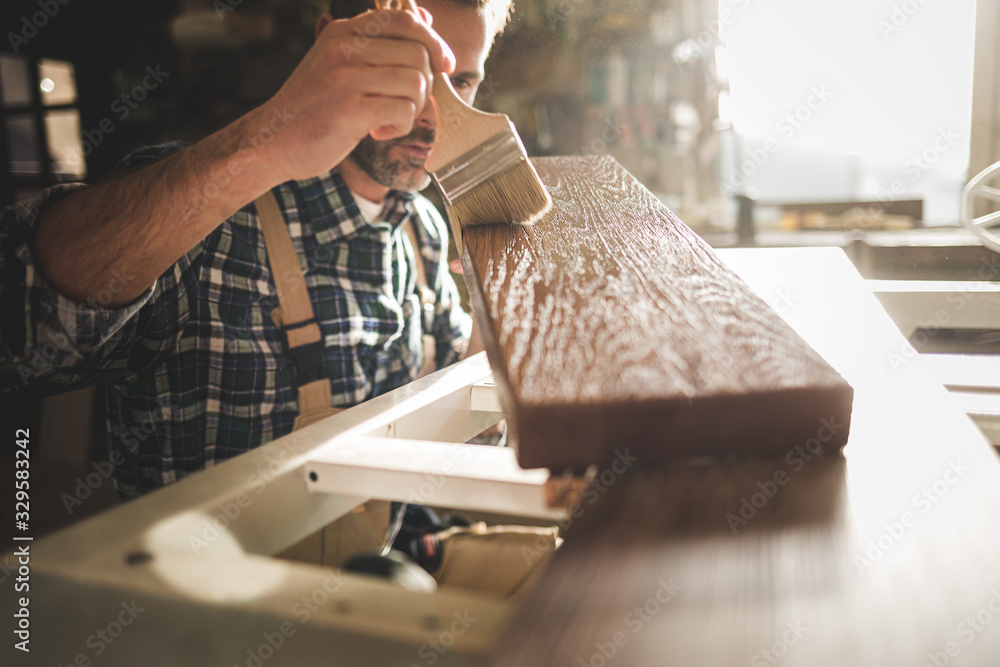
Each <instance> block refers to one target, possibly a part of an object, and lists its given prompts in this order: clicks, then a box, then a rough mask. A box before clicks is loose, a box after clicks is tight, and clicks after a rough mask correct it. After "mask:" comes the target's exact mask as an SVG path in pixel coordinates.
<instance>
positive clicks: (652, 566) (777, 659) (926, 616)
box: [490, 248, 1000, 667]
mask: <svg viewBox="0 0 1000 667" xmlns="http://www.w3.org/2000/svg"><path fill="white" fill-rule="evenodd" d="M720 255H722V257H723V258H724V259H725V260H726V261H727V262H728V263H730V264H731V265H733V266H735V267H736V268H737V269H738V270H739V272H740V275H741V276H744V277H745V278H746V280H747V282H748V283H749V284H750V285H752V286H753V287H754V289H755V290H756V291H757V292H758V293H761V294H767V295H769V296H768V299H769V300H770V302H771V303H778V302H779V300H780V299H781V298H784V297H786V296H789V295H791V296H794V297H795V298H794V305H793V306H792V307H790V308H789V310H788V312H786V313H785V316H786V317H787V318H788V321H789V322H790V323H791V324H792V325H793V326H794V327H795V329H796V331H798V332H800V333H801V334H802V336H803V338H805V339H806V340H807V341H808V342H809V343H810V344H811V345H812V346H814V347H815V349H817V350H818V351H819V352H821V353H822V354H823V355H824V357H825V358H827V359H829V360H830V362H831V363H832V364H834V365H835V366H836V367H837V368H838V369H841V371H842V372H843V373H844V376H845V377H846V378H847V380H848V381H850V383H851V384H852V386H853V387H854V388H855V390H856V398H855V404H854V415H853V418H854V419H853V427H852V431H851V437H850V441H849V442H848V443H847V446H846V447H845V448H844V450H843V457H841V456H827V457H820V458H813V457H810V458H806V457H804V456H802V455H801V453H800V452H799V451H798V450H797V449H794V448H791V449H790V450H789V452H788V455H786V456H783V457H775V458H772V459H768V460H755V461H745V462H739V463H731V464H716V465H711V466H703V467H680V466H673V467H666V468H661V469H655V470H651V469H641V467H640V466H634V467H633V468H631V469H630V470H628V471H625V472H624V473H623V474H617V473H616V472H615V471H614V469H610V470H607V469H606V470H604V471H602V472H601V473H600V474H599V475H598V476H597V478H596V479H595V481H594V483H593V485H592V487H591V488H590V489H589V490H587V491H584V493H583V495H582V500H581V502H580V505H579V506H578V507H577V508H575V510H574V511H572V512H571V517H573V518H572V519H570V520H568V521H567V522H565V524H564V527H565V528H567V536H566V542H565V543H564V545H563V546H562V547H561V549H560V551H558V552H557V553H556V555H555V556H554V557H553V559H552V561H551V562H550V563H549V565H548V566H547V569H546V570H545V571H544V572H543V573H542V576H541V577H540V581H539V585H538V587H537V588H536V589H535V590H533V591H532V592H531V594H530V595H529V596H528V597H527V599H525V600H524V602H523V604H522V606H521V608H520V610H519V612H518V614H517V616H516V618H515V620H514V622H513V623H512V624H511V626H510V627H509V628H508V629H507V633H506V635H505V637H504V638H503V639H502V640H501V641H500V642H499V643H498V645H497V646H498V648H497V651H496V653H495V655H494V656H493V660H492V661H491V662H490V665H491V667H515V666H516V667H536V666H537V667H550V666H551V665H566V666H571V667H587V666H590V667H602V666H604V667H610V666H615V667H633V666H634V667H662V666H663V665H713V666H714V665H720V666H722V665H724V666H729V665H744V666H746V665H750V666H751V667H757V666H764V665H769V666H773V665H780V667H805V666H808V667H840V666H843V665H851V666H852V667H884V666H885V665H913V666H914V667H920V666H922V665H935V664H936V665H939V666H940V665H948V666H949V667H994V666H995V665H996V664H998V660H997V656H1000V531H997V530H996V528H995V525H996V517H997V515H998V514H1000V462H998V460H997V456H996V454H995V453H994V452H993V451H991V449H990V447H989V446H988V444H987V443H986V441H985V440H984V439H983V437H982V435H981V434H980V433H978V432H977V430H976V428H975V427H974V426H973V425H972V423H971V422H970V421H969V420H968V419H967V418H966V417H965V415H963V414H962V413H961V412H960V411H958V410H957V409H955V407H954V406H953V405H952V404H951V403H950V402H949V401H948V400H947V395H946V392H945V390H944V389H943V388H942V387H941V386H940V385H939V384H936V383H933V382H930V381H928V379H927V378H926V375H925V372H924V370H923V369H922V368H921V367H920V364H918V363H916V362H914V363H910V364H904V365H902V366H899V365H894V364H893V363H892V357H891V355H892V354H898V352H899V350H900V348H901V346H905V345H906V342H905V339H904V338H903V337H902V335H901V334H900V332H899V331H898V329H897V328H896V327H895V325H894V324H893V323H892V322H891V321H890V320H889V318H888V317H887V316H886V314H885V312H884V310H882V309H881V307H880V306H879V305H878V303H877V301H876V300H875V298H874V297H873V296H872V294H871V292H870V291H869V290H867V289H866V287H865V285H864V284H863V281H861V280H860V277H859V276H858V275H857V273H856V272H855V271H854V269H853V267H852V266H851V265H850V263H849V262H848V260H847V259H846V257H844V256H843V255H842V254H841V253H840V251H839V250H837V249H833V248H828V249H826V248H824V249H820V248H810V249H785V250H742V251H727V252H724V253H720ZM778 294H780V295H782V296H780V297H778V296H774V295H778ZM778 473H781V475H783V476H780V475H779V476H777V477H776V475H778ZM776 479H777V480H779V483H776V482H775V481H774V480H776ZM782 480H783V483H780V481H782ZM734 517H735V520H734ZM671 585H673V586H674V588H675V590H674V591H673V595H669V594H668V591H667V589H668V587H669V586H671ZM619 633H620V634H619ZM616 638H617V641H616ZM609 654H611V655H610V657H609ZM581 661H582V662H581Z"/></svg>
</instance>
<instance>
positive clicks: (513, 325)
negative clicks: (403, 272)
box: [464, 157, 853, 469]
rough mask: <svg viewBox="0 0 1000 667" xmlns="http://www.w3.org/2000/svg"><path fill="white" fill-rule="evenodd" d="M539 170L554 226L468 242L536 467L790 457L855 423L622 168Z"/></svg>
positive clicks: (834, 391)
mask: <svg viewBox="0 0 1000 667" xmlns="http://www.w3.org/2000/svg"><path fill="white" fill-rule="evenodd" d="M535 166H536V168H537V169H538V172H539V175H540V176H541V178H542V180H543V181H544V182H545V184H546V186H547V187H548V189H549V193H550V194H551V195H552V199H553V202H554V207H553V210H552V211H551V212H550V213H549V214H548V215H547V216H546V217H545V218H544V219H543V220H541V221H540V222H538V223H537V224H535V225H534V226H533V227H523V226H499V225H498V226H489V227H474V228H470V229H466V230H465V245H466V247H467V248H468V250H467V252H466V253H465V255H464V262H465V273H466V276H467V278H469V284H470V297H471V300H472V304H473V309H474V312H475V315H476V318H477V321H478V323H479V324H480V326H481V327H482V329H483V338H484V342H485V344H486V350H487V354H488V355H489V358H490V364H491V366H492V368H493V371H494V379H495V381H496V383H497V388H498V391H499V393H500V399H501V403H502V404H503V406H504V411H505V413H506V414H507V415H508V419H509V421H508V424H509V426H510V428H511V431H510V432H511V436H512V439H513V442H514V443H515V444H516V446H517V448H518V461H519V462H520V463H521V465H523V466H525V467H548V468H553V469H559V468H564V467H575V466H586V465H590V464H599V463H603V462H608V461H611V460H612V459H613V458H614V456H615V450H616V449H620V448H629V449H630V451H631V453H632V454H633V455H635V456H638V457H639V458H640V459H641V460H642V461H643V462H644V464H653V463H661V462H664V461H668V460H675V459H677V458H685V457H700V456H716V455H760V454H767V453H781V452H784V451H786V450H787V449H788V447H789V446H790V445H794V444H800V443H802V442H805V441H806V440H808V439H809V438H814V437H815V436H816V432H817V428H818V424H819V423H820V419H835V420H837V421H839V422H840V423H843V424H845V425H847V424H849V422H850V415H851V400H852V396H853V392H852V390H851V388H850V386H849V385H848V384H847V383H846V382H845V381H844V380H843V378H841V377H840V375H839V374H838V373H837V372H836V371H835V370H834V369H833V368H832V367H831V366H830V365H829V364H827V363H826V362H825V361H824V360H823V359H822V357H820V356H819V355H818V354H817V353H816V352H815V351H813V350H812V349H811V348H810V347H809V346H808V345H807V344H806V343H805V342H804V341H803V340H802V339H801V338H800V337H799V336H798V334H796V333H795V332H794V331H793V330H792V329H791V327H789V326H788V325H787V324H786V323H785V322H784V321H783V320H782V319H781V317H780V316H778V315H777V314H776V313H775V312H774V311H773V310H772V309H771V308H770V307H768V306H767V305H766V304H765V303H764V302H763V301H762V300H761V299H760V297H758V296H757V295H756V294H754V293H753V291H751V290H750V289H749V288H748V287H747V286H746V285H745V284H744V283H743V282H742V281H741V280H740V279H739V278H737V277H736V275H735V274H734V273H733V272H732V271H731V270H729V269H728V268H727V267H726V266H725V265H723V264H722V262H720V261H719V259H718V257H717V256H716V255H715V253H714V252H713V251H712V249H711V248H709V247H708V245H707V244H706V243H705V242H704V241H702V240H701V239H700V238H698V237H697V236H696V235H695V234H694V233H693V232H692V231H691V230H690V229H689V228H688V227H687V226H685V225H684V224H683V223H682V222H681V221H680V220H678V219H677V218H676V217H675V216H674V215H673V214H672V213H671V212H670V211H669V210H667V209H666V207H664V206H663V205H662V204H660V202H659V201H658V200H657V199H656V198H655V197H654V196H653V195H652V194H651V193H650V192H649V191H648V190H646V189H645V188H644V187H642V185H640V184H639V183H638V182H637V181H636V180H635V179H634V178H633V177H632V176H631V175H630V174H628V173H627V172H626V171H625V170H624V169H623V168H622V167H621V166H620V165H618V164H617V163H616V162H615V161H614V160H613V159H611V158H610V157H596V158H595V157H573V158H548V159H539V160H536V161H535ZM846 437H847V429H846V428H845V429H844V430H843V431H841V432H839V433H837V434H836V435H835V436H834V437H833V438H831V439H828V440H824V442H823V447H825V448H833V449H837V448H839V447H841V446H842V445H843V444H844V442H845V441H846Z"/></svg>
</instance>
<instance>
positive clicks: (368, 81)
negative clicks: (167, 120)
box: [253, 10, 455, 182]
mask: <svg viewBox="0 0 1000 667" xmlns="http://www.w3.org/2000/svg"><path fill="white" fill-rule="evenodd" d="M454 67H455V57H454V55H453V54H452V52H451V49H450V48H449V47H448V45H447V44H446V43H445V42H444V40H442V39H441V37H440V36H439V35H438V34H437V33H436V32H434V30H433V29H432V28H431V27H430V20H429V15H426V14H425V15H424V16H422V17H420V18H418V17H416V16H414V15H413V14H411V13H409V12H403V11H390V10H375V11H371V12H368V13H366V14H362V15H361V16H358V17H355V18H353V19H347V20H336V21H330V22H329V23H327V24H326V25H325V26H324V27H323V28H322V31H321V32H320V33H319V35H318V36H317V39H316V43H315V44H314V45H313V47H312V49H310V50H309V52H308V53H307V54H306V56H305V58H304V59H303V60H302V62H301V63H300V64H299V66H298V67H297V68H296V69H295V71H294V72H293V73H292V75H291V77H289V79H288V81H286V82H285V84H284V85H283V86H282V87H281V89H280V90H279V91H278V92H277V94H276V95H275V96H274V97H273V98H272V99H271V100H269V101H268V102H267V103H265V104H264V105H263V106H262V107H261V108H259V109H257V110H256V111H255V112H253V113H254V114H257V116H258V117H259V118H260V119H261V122H266V120H267V119H268V118H270V117H272V116H273V114H274V113H275V112H278V111H280V112H281V113H284V114H287V115H290V116H292V117H294V121H292V123H291V124H290V125H289V127H288V128H287V129H284V130H282V132H281V133H280V134H277V135H276V136H275V139H274V141H273V142H272V143H271V144H270V145H269V146H268V147H267V151H268V153H269V155H268V157H269V160H270V163H271V164H273V165H274V166H275V168H276V169H278V170H279V173H280V175H281V178H280V179H278V182H281V181H284V180H290V179H299V178H312V177H314V176H316V175H318V174H322V173H324V172H326V171H329V170H330V169H332V168H333V167H334V166H336V165H337V164H339V163H340V162H341V161H342V160H343V159H344V158H345V157H347V155H348V154H349V153H350V152H351V150H352V149H353V148H354V147H355V146H356V145H357V144H358V142H359V141H361V139H363V138H364V136H365V135H366V134H369V133H370V134H371V135H372V137H373V138H375V139H379V140H385V139H392V138H395V137H400V136H403V135H405V134H407V133H408V132H410V130H411V129H412V128H413V123H414V120H415V119H416V117H417V116H418V115H419V114H420V112H421V111H422V110H423V109H424V105H426V104H427V101H428V97H429V95H430V91H431V85H432V82H433V72H434V71H444V72H451V71H452V70H453V69H454Z"/></svg>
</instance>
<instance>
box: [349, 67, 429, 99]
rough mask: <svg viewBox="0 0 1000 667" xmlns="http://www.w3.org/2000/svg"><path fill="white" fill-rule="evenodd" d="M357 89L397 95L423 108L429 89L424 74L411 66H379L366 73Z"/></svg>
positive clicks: (386, 95) (383, 95) (372, 93)
mask: <svg viewBox="0 0 1000 667" xmlns="http://www.w3.org/2000/svg"><path fill="white" fill-rule="evenodd" d="M359 90H360V91H361V92H362V93H364V94H366V95H376V96H381V97H399V98H405V99H408V100H410V101H411V102H413V105H414V107H415V108H416V109H423V108H424V104H425V103H426V102H427V96H428V95H429V94H430V89H429V88H428V85H427V79H426V78H425V77H424V75H423V74H422V73H421V72H420V71H418V70H415V69H413V68H411V67H379V68H377V69H373V70H372V71H371V72H370V73H367V75H366V76H365V78H364V80H363V81H362V82H361V84H360V88H359Z"/></svg>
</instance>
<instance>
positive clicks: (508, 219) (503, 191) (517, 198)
mask: <svg viewBox="0 0 1000 667" xmlns="http://www.w3.org/2000/svg"><path fill="white" fill-rule="evenodd" d="M550 208H552V198H551V197H549V192H548V190H546V189H545V186H544V185H543V184H542V181H541V179H539V178H538V174H537V173H536V172H535V168H534V167H533V166H531V163H530V162H528V161H526V160H525V161H522V162H519V163H517V164H516V165H515V166H513V167H511V168H510V169H507V170H506V171H503V172H502V173H500V174H497V175H496V176H494V177H492V178H490V179H487V180H485V181H483V182H482V183H480V184H479V185H477V186H476V187H475V188H473V189H472V190H470V191H469V192H468V193H466V194H464V195H462V196H461V197H459V198H458V199H456V200H455V201H453V202H451V212H452V215H454V216H455V218H456V219H457V220H458V222H459V224H460V225H461V226H462V227H471V226H474V225H495V224H498V223H507V224H521V225H530V224H532V223H534V222H535V221H537V220H538V219H539V218H541V217H542V216H543V215H545V214H546V213H547V212H548V210H549V209H550Z"/></svg>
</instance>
